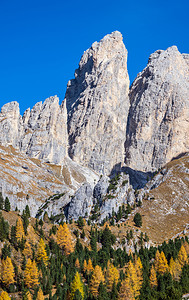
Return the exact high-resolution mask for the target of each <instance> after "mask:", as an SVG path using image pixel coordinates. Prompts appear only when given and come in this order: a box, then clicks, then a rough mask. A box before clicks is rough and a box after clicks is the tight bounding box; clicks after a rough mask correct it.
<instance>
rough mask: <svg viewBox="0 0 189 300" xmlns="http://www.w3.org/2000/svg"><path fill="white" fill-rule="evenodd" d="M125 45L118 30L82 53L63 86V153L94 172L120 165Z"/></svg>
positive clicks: (124, 107) (125, 98) (124, 116)
mask: <svg viewBox="0 0 189 300" xmlns="http://www.w3.org/2000/svg"><path fill="white" fill-rule="evenodd" d="M128 92H129V77H128V73H127V50H126V48H125V46H124V44H123V41H122V35H121V33H120V32H118V31H115V32H113V33H111V34H109V35H107V36H105V37H104V38H103V39H102V40H101V41H100V42H99V43H97V42H95V43H94V44H93V45H92V46H91V48H89V49H88V50H87V51H85V52H84V54H83V56H82V58H81V60H80V63H79V68H78V69H77V70H76V71H75V79H73V80H70V81H69V82H68V85H67V91H66V96H65V99H66V101H67V108H68V134H69V155H70V157H71V158H72V159H73V160H75V161H77V162H78V163H80V164H83V165H85V166H88V167H90V168H92V169H93V170H95V171H97V172H98V173H99V174H109V173H111V171H112V169H113V170H115V169H120V167H121V165H122V164H123V162H124V154H125V150H124V142H125V132H126V124H127V115H128V110H129V105H130V104H129V98H128Z"/></svg>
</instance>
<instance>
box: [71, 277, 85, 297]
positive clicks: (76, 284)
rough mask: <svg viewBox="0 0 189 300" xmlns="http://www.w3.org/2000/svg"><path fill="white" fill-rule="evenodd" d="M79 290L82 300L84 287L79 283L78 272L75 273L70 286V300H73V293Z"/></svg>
mask: <svg viewBox="0 0 189 300" xmlns="http://www.w3.org/2000/svg"><path fill="white" fill-rule="evenodd" d="M77 290H79V291H80V293H81V296H82V299H83V298H84V287H83V283H82V281H81V277H80V275H79V273H78V272H76V274H75V277H74V280H73V282H72V284H71V299H74V295H75V292H76V291H77Z"/></svg>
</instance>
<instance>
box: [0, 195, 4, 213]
mask: <svg viewBox="0 0 189 300" xmlns="http://www.w3.org/2000/svg"><path fill="white" fill-rule="evenodd" d="M4 204H5V201H4V198H3V196H2V193H1V192H0V210H2V209H4Z"/></svg>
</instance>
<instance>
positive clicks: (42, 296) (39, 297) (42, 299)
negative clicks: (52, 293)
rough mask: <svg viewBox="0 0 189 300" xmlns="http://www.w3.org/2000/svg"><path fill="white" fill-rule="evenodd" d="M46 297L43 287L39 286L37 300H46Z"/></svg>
mask: <svg viewBox="0 0 189 300" xmlns="http://www.w3.org/2000/svg"><path fill="white" fill-rule="evenodd" d="M44 299H45V297H44V295H43V291H42V289H41V288H39V291H38V292H37V298H36V300H44Z"/></svg>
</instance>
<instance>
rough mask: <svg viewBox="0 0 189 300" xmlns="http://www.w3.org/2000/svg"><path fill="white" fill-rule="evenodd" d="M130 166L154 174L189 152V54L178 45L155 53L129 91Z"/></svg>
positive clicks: (128, 164)
mask: <svg viewBox="0 0 189 300" xmlns="http://www.w3.org/2000/svg"><path fill="white" fill-rule="evenodd" d="M130 102H131V107H130V111H129V117H128V126H127V140H126V163H127V166H129V167H130V168H133V169H135V170H140V171H155V170H157V169H158V168H161V167H162V166H163V165H164V164H165V163H167V162H168V161H170V160H171V159H172V158H174V157H176V156H178V155H179V154H181V153H185V152H188V151H189V71H188V55H187V54H183V55H182V54H181V53H180V52H179V51H178V49H177V47H176V46H173V47H170V48H168V49H167V50H165V51H163V50H158V51H156V52H155V53H153V54H152V55H151V56H150V58H149V62H148V65H147V67H146V68H145V69H144V70H143V71H142V72H141V73H139V74H138V76H137V78H136V79H135V81H134V83H133V84H132V87H131V90H130Z"/></svg>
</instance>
